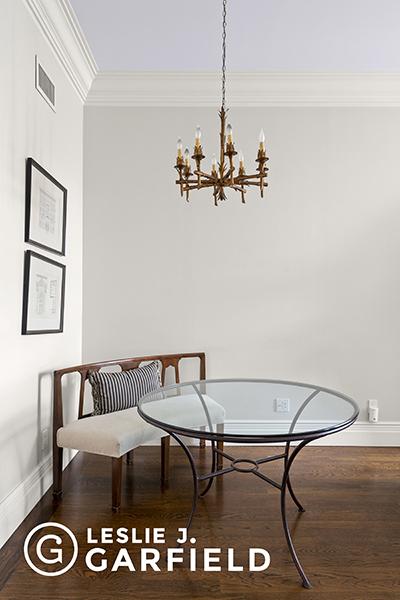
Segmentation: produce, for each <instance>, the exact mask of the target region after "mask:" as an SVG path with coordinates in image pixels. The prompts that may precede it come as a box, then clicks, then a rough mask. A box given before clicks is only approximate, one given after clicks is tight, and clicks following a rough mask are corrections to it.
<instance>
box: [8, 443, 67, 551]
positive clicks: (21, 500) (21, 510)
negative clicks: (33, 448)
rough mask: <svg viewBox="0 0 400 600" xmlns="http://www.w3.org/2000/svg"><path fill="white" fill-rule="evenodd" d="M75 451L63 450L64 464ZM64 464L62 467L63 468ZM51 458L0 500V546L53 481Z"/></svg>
mask: <svg viewBox="0 0 400 600" xmlns="http://www.w3.org/2000/svg"><path fill="white" fill-rule="evenodd" d="M75 454H76V451H72V450H71V451H69V452H64V456H65V460H64V465H65V466H66V465H67V464H68V463H69V462H70V461H71V460H72V458H73V457H74V456H75ZM65 466H64V468H65ZM52 471H53V459H52V456H48V457H47V458H46V459H45V460H44V462H42V464H41V465H39V466H38V467H37V468H36V469H35V470H34V471H33V473H31V474H30V475H29V476H28V477H27V478H26V479H25V480H24V481H22V482H21V483H20V484H19V485H18V486H17V487H16V488H14V489H13V490H12V491H11V492H10V493H9V494H8V496H6V497H5V498H4V500H3V501H2V502H0V548H2V546H3V545H4V544H5V543H6V541H7V540H8V538H9V537H10V536H11V535H12V534H13V533H14V531H15V530H16V529H17V528H18V527H19V526H20V525H21V523H22V521H23V520H24V519H25V518H26V517H27V516H28V515H29V513H30V512H31V510H32V509H33V508H34V507H35V506H36V504H37V503H38V502H39V500H40V499H41V498H42V497H43V496H44V494H45V493H46V492H47V490H48V489H49V488H50V486H51V485H52V483H53V472H52Z"/></svg>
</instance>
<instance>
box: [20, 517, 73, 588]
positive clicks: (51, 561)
mask: <svg viewBox="0 0 400 600" xmlns="http://www.w3.org/2000/svg"><path fill="white" fill-rule="evenodd" d="M42 529H60V530H61V531H62V532H64V534H67V535H68V537H69V538H70V540H71V541H72V557H71V559H70V560H69V562H68V563H67V564H66V565H65V566H62V565H63V549H62V547H61V546H62V544H63V539H62V538H61V537H60V536H59V535H56V534H54V533H47V535H42V536H41V537H40V538H39V539H38V541H37V542H36V546H34V544H32V546H34V548H35V555H36V557H37V558H38V559H39V561H40V562H41V563H42V564H45V565H55V564H57V563H60V565H61V568H60V569H59V570H56V571H43V570H42V569H40V568H39V567H37V566H36V565H35V564H34V563H33V561H32V559H31V556H30V553H29V549H30V543H31V540H32V537H33V536H34V535H35V533H36V532H37V531H40V530H42ZM64 537H65V535H64ZM50 541H51V542H53V543H54V545H57V546H59V547H58V548H49V549H48V550H47V553H48V554H50V556H51V558H48V557H46V556H44V554H43V545H44V544H45V543H47V542H50ZM24 556H25V560H26V562H27V563H28V565H29V566H30V567H31V569H33V570H34V571H35V572H36V573H39V575H44V576H45V577H56V576H57V575H62V574H63V573H66V572H67V571H69V570H70V569H71V567H72V566H73V565H74V564H75V562H76V559H77V558H78V542H77V540H76V537H75V536H74V534H73V533H72V531H71V530H70V529H68V527H65V525H61V524H60V523H51V522H49V523H41V524H40V525H37V527H34V528H33V529H32V531H31V532H30V533H29V534H28V535H27V537H26V539H25V543H24Z"/></svg>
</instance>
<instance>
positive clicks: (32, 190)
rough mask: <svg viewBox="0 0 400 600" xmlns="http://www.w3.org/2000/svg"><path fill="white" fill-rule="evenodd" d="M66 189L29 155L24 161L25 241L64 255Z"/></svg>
mask: <svg viewBox="0 0 400 600" xmlns="http://www.w3.org/2000/svg"><path fill="white" fill-rule="evenodd" d="M66 224H67V190H66V189H65V187H64V186H62V185H61V183H59V182H58V181H57V180H56V179H54V177H53V176H52V175H50V173H48V172H47V171H46V170H45V169H43V167H41V166H40V165H39V164H38V163H37V162H36V161H35V160H33V158H28V159H27V161H26V198H25V242H27V243H28V244H33V245H35V246H39V247H40V248H44V249H46V250H48V251H49V252H55V253H56V254H61V255H63V256H64V255H65V232H66Z"/></svg>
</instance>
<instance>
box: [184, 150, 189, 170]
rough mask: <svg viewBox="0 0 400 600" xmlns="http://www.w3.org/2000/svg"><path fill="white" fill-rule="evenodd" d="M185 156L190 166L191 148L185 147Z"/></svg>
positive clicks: (186, 163)
mask: <svg viewBox="0 0 400 600" xmlns="http://www.w3.org/2000/svg"><path fill="white" fill-rule="evenodd" d="M184 156H185V165H186V166H187V167H188V166H189V164H190V152H189V148H185V152H184Z"/></svg>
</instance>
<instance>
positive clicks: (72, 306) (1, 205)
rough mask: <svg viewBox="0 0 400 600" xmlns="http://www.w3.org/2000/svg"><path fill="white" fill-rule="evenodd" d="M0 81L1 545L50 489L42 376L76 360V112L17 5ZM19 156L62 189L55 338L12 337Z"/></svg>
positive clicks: (2, 52) (6, 4) (46, 385)
mask: <svg viewBox="0 0 400 600" xmlns="http://www.w3.org/2000/svg"><path fill="white" fill-rule="evenodd" d="M35 54H38V56H39V57H40V59H41V61H42V62H43V64H44V65H45V67H46V68H47V70H48V72H49V74H50V75H51V76H52V78H53V81H54V82H55V84H56V102H57V112H56V113H54V112H53V111H52V109H51V108H50V107H49V106H48V105H47V104H46V102H45V101H44V100H43V99H42V97H41V96H40V95H39V93H38V92H37V91H36V90H35V85H34V72H35V71H34V65H35ZM0 73H1V88H2V91H1V95H0V131H1V135H0V214H1V219H0V240H1V252H0V272H1V278H2V279H1V284H0V306H1V310H0V340H1V346H0V356H1V398H0V403H1V418H0V464H1V465H2V471H1V478H0V546H1V544H2V543H3V541H5V540H6V539H7V537H8V536H9V535H10V534H11V533H12V531H13V529H14V528H15V527H16V526H17V525H18V524H19V522H20V521H21V520H22V519H23V518H24V517H25V516H26V514H27V513H28V512H29V510H30V509H31V508H32V507H33V506H34V504H35V503H36V502H37V500H38V499H39V498H40V495H41V494H42V493H43V492H44V491H45V490H46V489H47V487H48V486H49V485H50V483H51V470H50V465H51V463H50V450H51V412H52V393H51V386H52V380H51V373H52V371H53V370H54V369H56V368H60V367H63V366H67V365H69V364H73V363H76V362H79V361H80V359H81V330H82V301H81V296H82V123H83V107H82V102H81V100H80V99H79V97H78V95H77V94H76V92H75V91H74V90H73V89H72V86H71V84H70V83H69V81H68V80H67V78H66V76H65V74H64V72H63V71H62V69H61V67H60V66H59V63H58V62H57V61H56V60H55V58H54V57H53V54H52V51H51V50H50V47H49V46H48V45H47V43H46V41H45V40H44V39H43V38H42V36H41V34H40V32H39V29H38V28H37V26H36V25H35V23H34V22H33V19H32V17H31V14H30V13H29V12H28V9H27V8H26V6H25V4H24V2H23V1H22V0H2V6H1V19H0ZM28 156H32V157H34V158H35V159H36V160H37V161H38V162H39V163H40V164H42V165H43V166H44V167H45V168H46V169H47V170H49V171H50V172H51V173H52V174H53V175H54V176H55V177H56V178H57V179H58V180H59V181H61V183H63V184H64V185H65V186H66V187H67V189H68V216H67V254H66V258H65V259H64V258H62V259H58V258H57V257H56V256H55V255H53V258H55V259H56V260H60V261H61V262H65V264H66V265H67V272H66V301H65V329H64V333H62V334H52V335H33V336H22V335H21V306H22V278H23V261H24V250H26V249H28V248H29V246H28V245H26V244H24V241H23V240H24V212H25V209H24V202H25V200H24V194H25V159H26V158H27V157H28ZM31 249H35V248H33V247H31ZM39 252H41V253H42V254H45V255H46V254H47V253H46V252H42V251H41V250H40V251H39ZM48 256H51V255H48ZM44 429H47V430H48V449H47V451H46V450H44V451H43V450H42V440H41V431H42V430H44Z"/></svg>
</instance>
